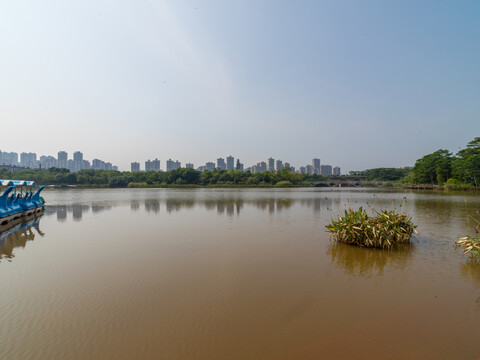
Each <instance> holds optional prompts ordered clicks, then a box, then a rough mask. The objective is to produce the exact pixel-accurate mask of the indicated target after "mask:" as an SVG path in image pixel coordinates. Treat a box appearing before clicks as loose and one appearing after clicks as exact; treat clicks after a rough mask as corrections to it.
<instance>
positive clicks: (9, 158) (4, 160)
mask: <svg viewBox="0 0 480 360" xmlns="http://www.w3.org/2000/svg"><path fill="white" fill-rule="evenodd" d="M0 160H1V161H0V164H2V165H18V154H17V153H16V152H1V151H0Z"/></svg>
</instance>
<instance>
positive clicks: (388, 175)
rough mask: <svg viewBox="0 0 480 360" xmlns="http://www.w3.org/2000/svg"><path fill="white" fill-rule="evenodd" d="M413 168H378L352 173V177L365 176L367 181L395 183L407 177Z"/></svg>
mask: <svg viewBox="0 0 480 360" xmlns="http://www.w3.org/2000/svg"><path fill="white" fill-rule="evenodd" d="M411 170H412V168H409V167H404V168H376V169H368V170H364V171H351V172H350V174H351V175H356V176H365V179H366V180H367V181H395V180H400V179H402V178H403V177H405V176H406V175H407V174H408V173H409V172H410V171H411Z"/></svg>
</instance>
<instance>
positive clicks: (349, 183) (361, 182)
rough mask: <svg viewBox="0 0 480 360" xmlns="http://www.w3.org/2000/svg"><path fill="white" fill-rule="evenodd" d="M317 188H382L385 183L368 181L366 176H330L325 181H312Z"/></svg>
mask: <svg viewBox="0 0 480 360" xmlns="http://www.w3.org/2000/svg"><path fill="white" fill-rule="evenodd" d="M310 184H312V185H313V186H315V187H362V186H372V187H376V186H382V185H383V184H384V182H383V181H367V180H365V177H364V176H329V177H327V178H326V179H325V180H319V181H310Z"/></svg>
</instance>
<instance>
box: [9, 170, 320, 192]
mask: <svg viewBox="0 0 480 360" xmlns="http://www.w3.org/2000/svg"><path fill="white" fill-rule="evenodd" d="M0 179H11V180H33V181H35V182H36V183H38V184H48V185H85V186H102V187H107V186H108V187H154V186H168V185H170V186H172V185H195V186H298V185H302V184H304V185H309V183H308V182H309V181H318V180H320V179H321V177H320V176H318V175H306V174H298V173H294V172H292V171H290V168H283V169H282V170H281V171H277V172H270V171H265V172H261V173H250V172H248V171H238V170H218V169H216V170H214V171H208V170H206V171H203V172H200V171H197V170H194V169H190V168H179V169H176V170H171V171H165V172H164V171H147V172H145V171H143V172H120V171H114V170H110V171H106V170H81V171H78V172H75V173H71V172H70V171H69V170H68V169H63V168H50V169H27V170H17V171H15V172H8V171H7V170H5V169H1V170H0Z"/></svg>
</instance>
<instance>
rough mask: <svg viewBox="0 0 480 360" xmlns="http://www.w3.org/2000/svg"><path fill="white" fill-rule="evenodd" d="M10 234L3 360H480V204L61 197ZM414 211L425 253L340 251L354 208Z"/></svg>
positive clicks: (247, 192)
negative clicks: (477, 244)
mask: <svg viewBox="0 0 480 360" xmlns="http://www.w3.org/2000/svg"><path fill="white" fill-rule="evenodd" d="M43 197H44V198H45V200H46V202H47V204H46V205H47V206H46V209H45V213H44V215H43V216H41V217H40V218H38V219H32V220H30V222H28V223H25V224H23V225H22V226H20V225H19V226H17V227H16V228H14V229H13V230H10V231H8V232H5V233H3V234H2V235H1V236H0V281H1V285H2V289H1V291H0V304H1V306H0V324H1V326H0V344H1V346H0V359H33V358H35V359H208V360H213V359H229V360H232V359H320V358H322V359H387V358H388V359H477V358H479V357H480V347H479V341H478V334H479V330H480V266H478V265H475V264H473V263H471V262H470V261H469V260H468V257H467V256H465V255H463V253H462V251H461V250H460V249H455V248H454V242H455V241H456V240H458V238H459V237H462V236H465V235H467V234H473V233H474V227H475V225H476V224H477V223H476V222H475V219H476V220H477V221H480V214H479V209H480V196H478V195H477V194H475V193H469V192H464V193H461V192H460V193H451V192H450V193H448V192H445V193H443V192H438V193H435V192H430V193H429V192H395V191H379V190H372V189H325V188H306V189H118V190H113V189H98V190H80V189H79V190H47V191H45V193H44V194H43ZM360 206H363V207H364V208H367V209H372V208H373V209H376V210H381V209H392V208H396V209H397V210H398V211H405V212H406V213H408V214H409V215H410V216H412V218H413V221H414V223H415V224H417V225H418V228H417V230H418V232H419V235H417V236H415V237H414V239H413V242H412V245H410V246H407V247H402V248H399V249H396V250H391V251H384V250H372V249H359V248H355V247H350V246H347V245H342V244H335V243H333V242H331V241H330V239H329V234H328V233H326V232H325V225H327V224H328V223H329V222H330V221H331V219H332V217H336V216H337V215H339V214H340V213H341V212H342V211H344V210H345V209H346V208H349V207H352V208H358V207H360Z"/></svg>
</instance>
